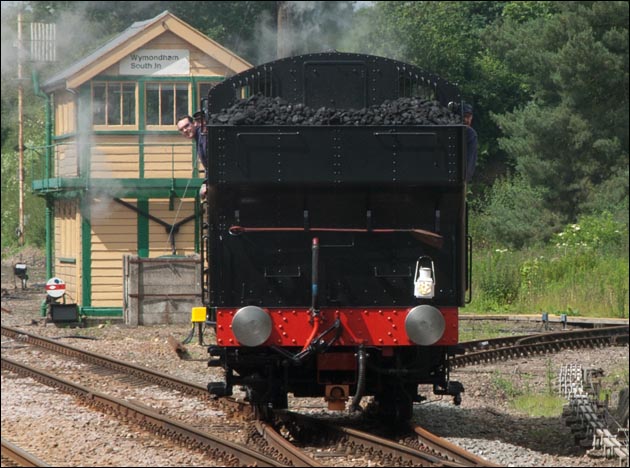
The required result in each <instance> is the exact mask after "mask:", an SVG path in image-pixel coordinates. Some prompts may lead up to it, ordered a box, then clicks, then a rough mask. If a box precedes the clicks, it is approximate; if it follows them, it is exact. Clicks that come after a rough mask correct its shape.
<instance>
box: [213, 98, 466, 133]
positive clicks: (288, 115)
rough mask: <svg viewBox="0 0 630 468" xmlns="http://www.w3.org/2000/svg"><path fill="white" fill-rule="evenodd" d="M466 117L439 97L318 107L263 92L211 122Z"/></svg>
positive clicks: (452, 121) (427, 121)
mask: <svg viewBox="0 0 630 468" xmlns="http://www.w3.org/2000/svg"><path fill="white" fill-rule="evenodd" d="M461 123H462V120H461V117H460V116H459V115H458V114H455V113H453V112H451V111H450V110H449V109H447V108H446V107H444V106H442V105H441V104H440V103H439V102H438V101H429V100H427V99H423V98H417V97H411V98H398V99H395V100H391V101H390V100H387V101H384V102H383V103H382V104H378V105H374V106H370V107H366V108H363V109H335V108H329V107H320V108H319V109H314V108H312V107H308V106H305V105H303V104H290V103H288V102H287V101H286V100H284V99H282V98H279V97H266V96H262V95H260V94H257V95H254V96H252V97H250V98H248V99H242V100H240V101H238V102H237V103H236V104H234V105H233V106H232V107H230V108H228V109H221V112H219V113H217V114H211V115H210V120H209V124H210V125H458V124H461Z"/></svg>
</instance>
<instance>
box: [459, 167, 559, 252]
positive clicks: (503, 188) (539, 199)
mask: <svg viewBox="0 0 630 468" xmlns="http://www.w3.org/2000/svg"><path fill="white" fill-rule="evenodd" d="M484 198H485V199H484V200H478V201H477V202H476V203H475V204H474V205H473V207H472V208H473V211H474V212H475V214H473V216H472V217H471V234H472V235H473V237H474V238H475V239H476V241H477V242H478V243H480V244H481V245H494V246H497V247H500V248H501V247H507V248H510V249H520V248H522V247H526V246H531V245H535V244H538V243H541V242H544V241H546V240H548V239H549V238H550V237H551V236H552V234H553V232H554V231H555V230H556V229H557V226H558V222H559V221H558V216H557V215H556V214H554V213H553V212H552V211H550V210H549V208H548V205H547V204H546V202H545V200H544V197H543V193H542V192H541V191H540V190H537V189H534V188H532V187H530V186H529V185H528V184H527V183H526V182H524V181H523V180H522V178H519V177H515V178H507V179H499V180H497V181H496V182H495V183H494V185H493V187H492V189H491V190H490V192H489V193H488V195H487V196H486V197H484Z"/></svg>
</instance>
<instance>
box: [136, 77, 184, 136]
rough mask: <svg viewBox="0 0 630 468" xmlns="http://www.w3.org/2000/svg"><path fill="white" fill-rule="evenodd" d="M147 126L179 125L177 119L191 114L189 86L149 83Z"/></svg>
mask: <svg viewBox="0 0 630 468" xmlns="http://www.w3.org/2000/svg"><path fill="white" fill-rule="evenodd" d="M146 107H147V111H146V119H147V121H146V122H147V126H149V125H152V126H167V127H170V126H172V125H175V124H176V123H177V117H179V116H180V115H186V114H189V113H190V112H189V110H188V84H186V83H147V85H146Z"/></svg>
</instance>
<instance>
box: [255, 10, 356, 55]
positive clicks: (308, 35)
mask: <svg viewBox="0 0 630 468" xmlns="http://www.w3.org/2000/svg"><path fill="white" fill-rule="evenodd" d="M278 3H281V4H282V5H281V6H280V7H279V8H280V11H279V12H278V15H279V17H280V18H281V19H280V23H281V24H280V31H278V16H274V15H273V14H272V13H270V12H264V14H261V15H260V17H259V20H258V23H257V24H256V27H255V33H254V37H255V41H256V42H255V44H254V51H255V52H254V55H255V56H256V58H257V61H258V63H265V62H268V61H272V60H275V59H276V58H279V57H278V55H281V56H283V57H284V56H291V55H298V54H305V53H314V52H324V51H329V50H331V49H338V48H339V45H340V44H342V43H343V42H344V41H345V38H344V36H345V35H347V34H348V33H349V31H350V30H351V29H352V27H353V17H354V10H353V8H352V6H351V3H350V2H322V1H304V2H298V1H292V2H278Z"/></svg>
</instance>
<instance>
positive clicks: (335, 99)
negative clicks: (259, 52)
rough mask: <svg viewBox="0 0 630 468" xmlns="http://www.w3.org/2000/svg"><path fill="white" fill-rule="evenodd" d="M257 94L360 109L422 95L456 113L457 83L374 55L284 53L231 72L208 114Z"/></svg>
mask: <svg viewBox="0 0 630 468" xmlns="http://www.w3.org/2000/svg"><path fill="white" fill-rule="evenodd" d="M257 93H261V94H263V95H264V96H268V97H281V98H283V99H285V100H286V101H288V102H289V103H292V104H298V103H301V104H304V105H306V106H310V107H314V108H319V107H322V106H325V107H332V108H354V109H361V108H364V107H369V106H372V105H376V104H381V103H382V102H383V101H385V100H388V99H397V98H399V97H410V96H426V97H431V98H432V99H436V100H438V101H439V102H440V104H441V105H443V106H445V107H446V106H448V105H449V103H453V104H451V109H452V110H454V111H457V110H458V109H459V105H460V104H461V95H460V93H459V90H458V89H457V87H456V86H454V85H453V84H451V83H449V82H448V81H446V80H444V79H442V78H440V77H439V76H437V75H434V74H431V73H427V72H425V71H424V70H422V69H420V68H418V67H416V66H414V65H410V64H408V63H404V62H399V61H396V60H391V59H388V58H384V57H377V56H374V55H364V54H352V53H342V52H325V53H317V54H306V55H299V56H295V57H288V58H284V59H280V60H276V61H274V62H269V63H265V64H263V65H259V66H257V67H254V68H251V69H249V70H246V71H244V72H242V73H239V74H238V75H235V76H233V77H231V78H229V79H227V80H225V81H223V82H222V83H220V84H219V85H217V86H215V87H214V88H212V89H211V90H210V92H209V94H208V107H209V112H210V113H217V112H219V111H220V110H221V109H224V108H228V107H230V106H231V105H233V104H234V103H235V102H236V101H237V100H239V99H242V98H244V97H247V96H249V95H253V94H257Z"/></svg>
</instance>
